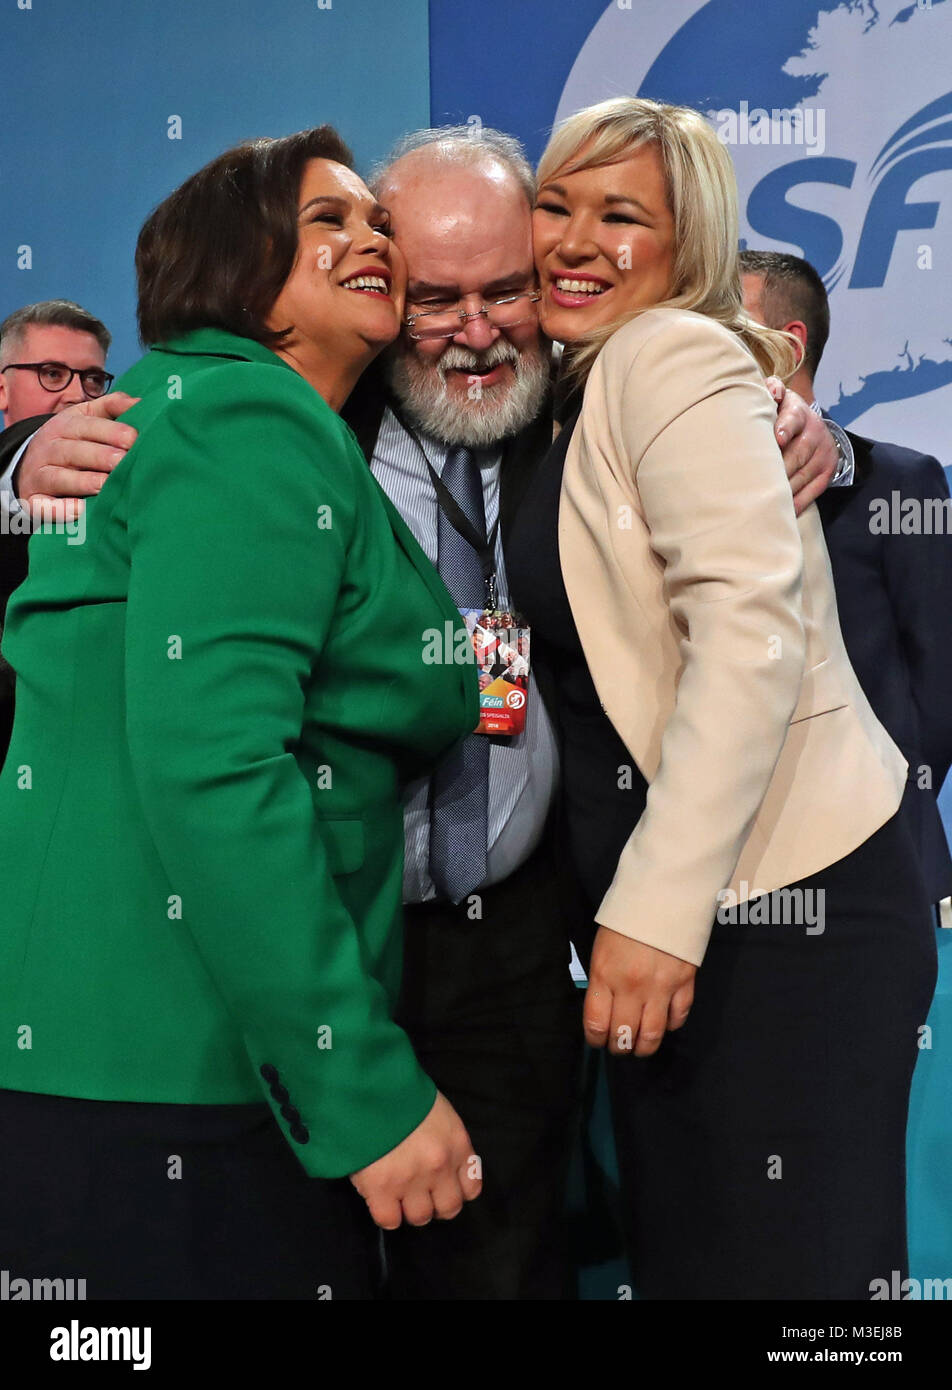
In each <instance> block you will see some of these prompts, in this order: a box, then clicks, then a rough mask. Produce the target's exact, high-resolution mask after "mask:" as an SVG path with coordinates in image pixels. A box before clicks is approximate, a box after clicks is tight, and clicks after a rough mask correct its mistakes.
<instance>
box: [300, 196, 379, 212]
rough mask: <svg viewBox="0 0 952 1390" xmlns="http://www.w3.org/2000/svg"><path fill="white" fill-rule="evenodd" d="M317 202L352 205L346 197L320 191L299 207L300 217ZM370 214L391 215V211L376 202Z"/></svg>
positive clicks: (341, 206)
mask: <svg viewBox="0 0 952 1390" xmlns="http://www.w3.org/2000/svg"><path fill="white" fill-rule="evenodd" d="M316 203H330V204H331V205H332V206H333V207H336V208H348V207H350V203H349V202H348V201H347V199H346V198H338V197H336V196H335V195H334V194H332V193H319V194H318V196H317V197H316V198H312V199H311V200H310V202H307V203H305V204H304V206H303V207H302V208H299V209H298V217H301V216H303V214H304V213H305V212H307V210H308V208H312V207H314V205H315V204H316ZM370 215H371V217H389V216H390V213H389V211H388V209H387V208H385V207H384V206H383V204H382V203H377V202H375V203H373V205H372V206H371V209H370Z"/></svg>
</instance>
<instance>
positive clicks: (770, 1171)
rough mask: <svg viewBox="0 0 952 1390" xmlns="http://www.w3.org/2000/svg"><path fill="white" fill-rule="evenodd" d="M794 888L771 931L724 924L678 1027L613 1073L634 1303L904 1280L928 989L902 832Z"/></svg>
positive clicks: (801, 1294)
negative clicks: (913, 1087)
mask: <svg viewBox="0 0 952 1390" xmlns="http://www.w3.org/2000/svg"><path fill="white" fill-rule="evenodd" d="M791 887H792V888H795V889H797V890H800V894H801V896H800V897H799V898H794V899H791V898H790V897H789V896H786V897H781V895H779V894H775V895H770V896H771V899H772V900H773V911H772V913H771V920H769V921H767V922H760V923H758V922H748V923H746V924H745V923H744V921H743V918H744V915H745V914H744V911H743V907H740V908H734V909H732V911H731V912H729V913H724V914H722V916H723V917H724V918H726V919H728V920H722V921H718V922H716V923H715V926H714V930H713V934H712V937H711V942H710V945H709V947H708V950H707V954H706V956H705V958H704V963H703V965H702V966H701V967H700V969H699V971H698V975H697V981H696V986H695V1002H694V1007H693V1008H692V1010H691V1013H690V1015H689V1017H688V1021H687V1023H686V1024H685V1025H684V1027H683V1028H682V1029H680V1030H679V1031H677V1032H673V1033H667V1034H666V1035H665V1037H664V1040H663V1042H662V1044H661V1046H660V1048H659V1049H658V1051H657V1052H656V1053H655V1055H654V1056H653V1057H647V1058H638V1057H634V1056H629V1057H625V1056H621V1057H614V1056H613V1057H609V1058H608V1070H609V1084H610V1089H611V1096H612V1111H613V1116H614V1125H615V1137H616V1142H617V1145H618V1158H619V1168H620V1173H621V1186H622V1201H623V1210H624V1222H625V1227H626V1243H627V1246H628V1251H629V1256H630V1259H631V1263H632V1271H633V1277H634V1285H635V1289H636V1291H637V1293H638V1294H639V1295H640V1296H641V1297H642V1298H651V1299H663V1298H677V1299H716V1298H728V1299H863V1300H869V1298H870V1297H871V1295H872V1292H873V1288H874V1285H873V1281H874V1280H877V1279H884V1280H885V1281H886V1283H887V1285H888V1284H890V1283H891V1278H892V1272H893V1271H894V1270H895V1271H898V1273H899V1277H900V1278H904V1277H905V1274H906V1265H907V1253H906V1197H905V1170H906V1163H905V1145H906V1120H907V1113H908V1105H909V1088H910V1083H911V1080H912V1072H913V1068H914V1066H915V1062H916V1057H917V1056H918V1042H919V1036H920V1033H919V1030H920V1029H921V1027H922V1025H923V1024H924V1023H925V1022H926V1016H927V1014H928V1011H929V1005H930V1003H931V1000H932V994H933V990H934V988H935V979H936V944H935V931H934V928H933V925H932V918H931V912H930V908H929V904H928V901H927V899H926V893H925V889H924V887H923V885H922V880H921V875H920V873H919V869H918V864H917V861H916V858H915V851H914V849H913V844H912V840H911V837H910V835H909V831H908V828H907V826H906V823H905V820H904V819H903V818H902V817H901V816H895V817H893V819H892V820H890V821H888V822H887V824H886V825H885V826H883V827H882V829H881V830H879V831H877V832H876V834H875V835H872V836H871V837H870V838H869V839H868V840H867V841H866V842H865V843H864V844H863V845H861V846H860V847H859V848H858V849H857V850H855V851H854V852H853V853H852V854H850V855H848V856H847V857H846V858H845V859H842V860H840V861H839V862H838V863H836V864H833V865H831V866H830V867H829V868H827V869H824V870H823V871H822V872H820V873H818V874H816V875H814V876H813V877H811V878H809V879H804V880H802V881H801V883H799V884H796V885H791ZM817 894H822V895H823V896H822V897H819V898H818V897H817ZM797 902H799V903H800V904H801V909H800V912H799V915H800V917H801V920H800V921H793V920H790V919H791V917H792V916H794V915H797V909H796V906H795V905H796V903H797ZM751 906H752V905H751ZM821 913H822V916H821ZM747 915H748V916H749V915H751V914H750V911H749V909H748V913H747ZM784 918H786V919H787V920H786V922H784ZM809 919H813V920H812V922H811V920H809ZM821 922H822V931H819V930H817V928H818V926H819V925H820V924H821Z"/></svg>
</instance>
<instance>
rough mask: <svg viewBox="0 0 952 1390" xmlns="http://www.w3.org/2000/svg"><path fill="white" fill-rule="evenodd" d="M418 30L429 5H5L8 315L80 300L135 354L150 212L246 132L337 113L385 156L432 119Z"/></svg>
mask: <svg viewBox="0 0 952 1390" xmlns="http://www.w3.org/2000/svg"><path fill="white" fill-rule="evenodd" d="M26 3H29V0H19V4H20V5H22V4H26ZM427 25H428V16H427V4H426V0H400V3H399V5H395V4H388V3H380V0H373V3H366V0H365V3H361V4H353V3H347V0H335V3H332V5H331V8H329V9H325V8H320V7H319V5H318V3H317V0H282V3H281V4H280V5H273V4H270V5H267V4H261V3H260V0H201V3H200V4H196V3H195V0H162V3H161V4H157V3H148V4H142V3H136V4H134V5H130V4H129V3H128V0H97V3H96V4H94V5H79V4H76V3H75V0H35V3H34V4H33V5H32V7H31V8H27V9H22V8H18V4H17V0H7V3H5V4H4V5H3V7H2V10H0V54H2V71H3V74H4V89H5V96H6V101H5V103H4V108H5V109H4V130H3V133H2V135H0V147H2V162H0V318H3V317H5V316H6V314H8V313H10V312H11V310H13V309H15V308H18V307H19V306H20V305H22V304H27V303H31V302H33V301H35V300H38V299H51V298H55V297H58V296H65V297H66V298H69V299H75V300H77V301H78V302H79V303H80V304H82V305H83V306H84V307H85V308H87V309H89V310H91V311H92V312H93V313H95V314H97V315H98V316H99V317H100V318H101V319H102V320H103V321H104V322H105V323H106V325H107V327H109V329H110V330H111V331H112V333H113V335H114V339H115V341H114V346H113V349H112V352H111V353H110V357H109V365H110V370H112V371H113V372H115V373H117V374H118V373H119V372H121V371H123V370H124V369H125V368H126V367H127V366H129V364H130V363H131V362H133V361H134V360H135V358H136V357H137V356H138V355H139V351H140V349H139V344H138V339H137V336H136V330H135V277H134V267H133V253H134V250H135V242H136V236H137V235H138V231H139V228H140V226H141V225H142V222H143V220H144V219H145V216H146V214H147V213H148V212H149V210H150V209H151V208H152V207H154V206H155V204H156V203H157V202H159V201H160V200H161V199H162V198H164V197H165V196H166V194H168V193H170V192H171V191H172V189H173V188H175V187H176V186H177V185H178V184H179V183H181V182H182V180H183V179H185V178H186V177H187V176H188V175H189V174H191V173H194V171H195V170H196V169H198V168H200V167H201V166H202V165H203V164H204V163H205V162H206V161H207V160H209V159H211V158H212V157H213V156H215V155H216V154H220V153H221V151H222V150H224V149H227V147H228V146H229V145H232V144H236V143H237V142H238V141H240V140H244V139H249V138H252V137H255V136H261V135H284V134H287V133H289V132H290V131H293V130H301V129H303V128H305V127H306V126H312V125H319V124H320V123H321V122H323V121H329V122H330V123H331V124H332V125H335V126H337V127H338V128H339V130H340V132H341V134H342V135H343V136H344V138H345V139H346V140H347V142H348V143H349V144H350V145H351V147H352V149H353V150H354V153H355V155H356V156H357V159H358V162H359V164H360V165H361V166H362V167H366V166H367V165H368V164H369V163H371V162H372V161H373V160H376V159H378V158H381V157H383V156H384V155H385V154H386V152H387V150H388V148H389V147H390V145H391V144H392V143H393V141H394V140H395V139H396V138H397V137H398V136H399V135H401V134H402V133H403V132H404V131H405V130H407V129H410V128H411V127H414V126H421V125H426V124H427V123H428V121H429V76H428V73H429V51H428V35H427ZM176 116H177V117H179V118H180V121H181V138H180V139H170V138H169V135H170V129H171V133H172V134H175V133H176V132H175V125H174V122H172V124H171V127H170V122H171V118H173V117H176ZM20 248H26V250H25V251H24V250H21V249H20ZM26 260H29V262H30V268H28V269H20V268H18V262H20V263H22V262H24V261H26Z"/></svg>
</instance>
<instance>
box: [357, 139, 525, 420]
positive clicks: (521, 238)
mask: <svg viewBox="0 0 952 1390" xmlns="http://www.w3.org/2000/svg"><path fill="white" fill-rule="evenodd" d="M494 140H495V143H494V141H493V140H489V139H487V138H481V139H473V138H470V137H469V135H468V134H467V133H466V131H465V128H463V132H462V133H461V134H460V133H458V132H450V133H449V134H447V133H446V132H445V131H444V132H440V131H434V132H420V133H419V134H418V135H417V136H411V137H409V141H410V147H409V148H403V149H402V151H398V152H397V155H396V157H395V158H394V159H393V160H391V162H390V163H389V164H388V165H387V166H386V167H385V168H384V169H383V170H382V171H380V172H379V173H378V174H377V175H376V177H375V178H374V179H373V184H372V186H373V189H374V192H375V193H376V195H377V197H378V198H379V199H380V201H381V202H382V203H383V204H384V206H385V207H386V208H387V209H388V211H389V212H390V217H391V221H392V225H393V234H394V239H395V241H396V244H397V246H398V247H399V249H400V251H401V252H402V253H403V255H404V257H405V259H406V263H407V312H408V314H410V315H411V316H413V315H417V314H420V315H423V316H426V315H427V314H433V313H434V312H435V311H437V310H438V309H440V308H449V309H450V311H451V312H452V310H453V308H454V307H456V308H459V307H462V309H464V310H466V312H467V314H468V318H465V319H460V320H459V331H458V332H456V333H454V334H452V335H451V336H449V337H442V338H433V339H427V340H424V341H421V340H419V339H418V338H415V337H414V336H412V333H413V324H411V331H410V332H409V333H407V334H405V335H403V336H402V337H401V340H400V341H399V342H398V343H397V344H395V345H394V348H393V349H392V350H391V352H390V353H389V354H388V362H389V367H390V376H391V386H392V388H393V389H394V391H395V393H396V394H397V396H398V398H399V399H400V401H401V402H402V403H403V405H404V407H405V408H406V410H407V412H408V414H409V415H410V416H411V417H412V418H413V419H414V421H415V422H416V423H417V424H418V425H420V426H421V427H422V428H423V429H424V430H425V431H426V432H427V433H429V434H431V435H433V436H435V437H437V438H439V439H443V440H445V441H446V442H447V443H456V444H465V445H467V446H469V447H482V446H488V445H490V444H492V443H494V442H495V441H497V440H499V439H502V438H505V437H507V436H508V435H511V434H513V433H515V432H517V431H518V430H519V429H521V428H523V426H524V425H526V424H527V423H528V422H529V420H531V419H532V418H533V417H534V416H535V414H536V413H537V412H538V410H539V408H540V406H541V402H542V398H543V396H544V394H545V389H546V385H547V380H548V361H547V354H546V352H545V351H544V349H543V348H542V345H541V343H540V340H539V332H538V321H537V318H536V314H535V307H534V303H533V302H532V300H531V299H530V298H529V294H530V292H531V291H533V289H534V286H535V269H534V265H533V260H532V193H533V183H532V174H531V171H530V170H529V166H528V164H527V163H526V161H525V158H524V156H523V155H522V154H521V152H520V148H519V146H518V143H517V142H516V141H513V140H511V138H510V137H509V136H502V135H499V136H498V139H496V138H495V137H494ZM500 142H502V147H501V148H497V147H496V146H497V145H499V144H500ZM510 145H511V146H513V147H514V148H513V149H512V150H510V149H509V148H508V147H509V146H510ZM503 299H505V300H507V305H508V304H510V303H512V302H513V301H514V300H517V301H519V302H517V306H516V310H515V313H516V315H517V321H516V322H515V323H514V324H511V325H510V324H509V323H508V322H507V323H506V326H505V327H502V328H500V327H499V326H497V325H496V324H495V323H493V322H491V321H490V320H489V319H488V317H487V316H486V309H485V306H486V305H487V304H493V303H495V302H496V301H499V300H503ZM510 316H511V313H510ZM452 321H453V320H452V318H451V323H452ZM416 322H417V323H419V324H422V323H424V322H425V318H420V319H418V320H416Z"/></svg>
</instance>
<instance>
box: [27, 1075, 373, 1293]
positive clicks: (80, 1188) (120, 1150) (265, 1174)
mask: <svg viewBox="0 0 952 1390" xmlns="http://www.w3.org/2000/svg"><path fill="white" fill-rule="evenodd" d="M377 1262H378V1252H377V1235H376V1228H375V1227H374V1225H373V1223H372V1222H371V1220H370V1218H369V1216H368V1214H367V1210H366V1207H365V1206H364V1203H363V1201H362V1199H361V1198H360V1197H359V1196H358V1195H357V1193H356V1191H355V1190H354V1188H353V1187H352V1186H351V1184H350V1183H349V1182H348V1181H347V1179H346V1178H345V1179H342V1180H335V1181H325V1180H323V1179H317V1178H311V1177H308V1175H307V1174H306V1173H305V1171H304V1169H303V1168H302V1167H301V1165H300V1164H299V1163H298V1161H297V1159H296V1158H295V1157H294V1154H293V1153H292V1152H291V1149H290V1147H289V1145H288V1143H287V1141H286V1140H285V1139H284V1137H283V1136H282V1134H281V1132H280V1130H279V1129H278V1127H277V1125H276V1123H275V1121H274V1119H273V1117H272V1115H271V1111H270V1110H269V1108H268V1106H267V1105H265V1104H264V1103H262V1104H261V1105H222V1106H211V1105H152V1104H137V1103H130V1102H118V1101H94V1100H74V1099H71V1098H67V1097H62V1096H45V1095H36V1094H33V1093H29V1092H21V1091H0V1268H3V1269H6V1270H7V1271H8V1273H9V1277H10V1279H11V1281H12V1280H13V1279H15V1278H27V1279H57V1278H59V1279H85V1280H86V1297H87V1299H313V1300H319V1299H328V1298H329V1299H332V1300H333V1299H369V1298H371V1297H372V1296H373V1292H374V1282H375V1280H374V1270H375V1267H376V1265H377Z"/></svg>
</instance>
